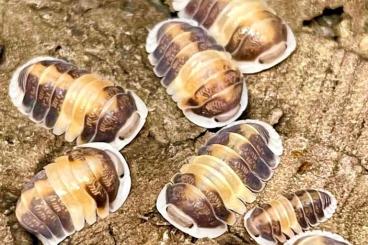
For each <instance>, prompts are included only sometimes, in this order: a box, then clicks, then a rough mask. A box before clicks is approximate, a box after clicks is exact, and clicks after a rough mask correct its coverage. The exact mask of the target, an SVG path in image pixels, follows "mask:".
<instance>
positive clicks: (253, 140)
mask: <svg viewBox="0 0 368 245" xmlns="http://www.w3.org/2000/svg"><path fill="white" fill-rule="evenodd" d="M281 153H282V142H281V139H280V136H279V135H278V134H277V133H276V131H275V130H274V129H273V128H272V127H271V126H270V125H268V124H266V123H264V122H261V121H256V120H245V121H239V122H235V123H233V124H231V125H229V126H228V127H227V128H224V129H223V130H221V131H219V132H218V133H217V134H215V135H214V136H213V137H212V138H210V139H209V140H208V142H207V143H206V145H205V146H203V147H202V148H201V149H200V150H199V154H198V156H195V157H193V158H191V159H190V160H189V163H188V164H185V165H183V166H182V168H181V169H180V172H179V173H178V174H176V175H175V176H174V177H173V178H172V180H171V183H169V184H167V185H166V186H165V187H164V188H163V189H162V190H161V192H160V194H159V197H158V199H157V209H158V210H159V212H160V213H161V214H162V215H163V217H164V218H165V219H166V220H168V221H169V222H170V223H171V224H172V225H174V226H175V227H177V228H178V229H180V230H181V231H183V232H185V233H188V234H189V235H191V236H193V237H196V238H203V237H210V238H214V237H217V236H220V235H221V234H223V233H224V232H225V231H226V230H227V225H233V224H234V223H235V221H236V215H235V213H238V214H244V213H245V212H246V207H245V204H246V203H251V202H253V201H254V200H255V198H256V193H257V192H260V191H261V190H262V189H263V188H264V186H265V182H266V181H267V180H269V179H270V178H271V175H272V172H273V169H275V168H276V167H277V166H278V164H279V155H280V154H281Z"/></svg>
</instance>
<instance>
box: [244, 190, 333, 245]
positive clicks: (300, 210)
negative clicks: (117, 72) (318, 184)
mask: <svg viewBox="0 0 368 245" xmlns="http://www.w3.org/2000/svg"><path fill="white" fill-rule="evenodd" d="M336 208H337V202H336V199H335V197H334V196H333V195H332V194H331V193H330V192H328V191H326V190H315V189H307V190H300V191H297V192H295V193H292V194H288V195H285V196H280V197H279V198H277V199H275V200H272V201H271V202H269V203H265V204H262V205H259V206H258V207H256V208H254V209H252V210H250V211H249V212H248V213H246V214H245V216H244V226H245V228H246V230H247V231H248V233H249V234H250V236H251V237H252V238H253V239H254V240H255V241H256V242H257V243H258V244H260V245H276V244H279V243H285V242H286V241H287V240H289V239H290V238H293V237H294V236H296V235H298V234H301V233H303V232H304V231H307V230H309V229H310V228H312V227H315V226H317V225H318V224H320V223H322V222H324V221H326V220H327V219H329V218H330V217H331V216H332V215H333V213H334V212H335V210H336Z"/></svg>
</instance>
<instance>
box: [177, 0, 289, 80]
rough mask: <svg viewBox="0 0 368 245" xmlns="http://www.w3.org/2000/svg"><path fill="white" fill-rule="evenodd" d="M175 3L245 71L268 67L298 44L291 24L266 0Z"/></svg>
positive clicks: (198, 0) (196, 0)
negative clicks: (206, 31)
mask: <svg viewBox="0 0 368 245" xmlns="http://www.w3.org/2000/svg"><path fill="white" fill-rule="evenodd" d="M173 7H174V9H175V10H176V11H179V16H180V17H182V18H187V19H193V20H195V21H197V22H198V23H199V24H200V25H202V26H203V27H205V28H206V29H208V31H209V33H210V34H211V35H212V36H213V37H214V38H215V39H216V41H217V42H218V43H219V44H220V45H222V46H224V47H225V49H226V50H227V51H228V52H230V53H231V54H232V56H233V57H234V59H235V60H236V61H237V62H238V64H239V68H240V70H241V71H242V72H243V73H255V72H259V71H262V70H265V69H268V68H270V67H272V66H274V65H276V64H278V63H280V62H281V61H283V60H284V59H286V58H287V57H288V56H289V55H290V54H291V53H292V52H293V51H294V50H295V48H296V40H295V37H294V34H293V32H292V31H291V29H290V27H289V26H288V25H287V24H286V23H285V22H284V21H283V20H282V19H281V18H280V17H278V16H277V15H276V13H275V12H274V11H273V10H272V9H271V8H270V7H269V6H267V4H266V3H265V2H264V1H263V0H173Z"/></svg>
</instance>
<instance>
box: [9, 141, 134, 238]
mask: <svg viewBox="0 0 368 245" xmlns="http://www.w3.org/2000/svg"><path fill="white" fill-rule="evenodd" d="M130 187H131V179H130V173H129V168H128V165H127V163H126V162H125V160H124V158H123V157H122V156H121V155H120V153H119V152H118V151H116V150H115V149H114V148H113V147H112V146H111V145H109V144H106V143H90V144H85V145H81V146H78V147H76V148H74V149H73V150H71V151H70V152H68V153H67V154H66V155H64V156H61V157H58V158H56V159H55V160H54V162H53V163H50V164H49V165H47V166H45V168H44V170H41V171H40V172H38V173H37V174H36V175H35V176H34V177H32V178H31V180H30V181H29V182H27V183H26V184H25V185H24V189H23V190H22V193H21V196H20V198H19V199H18V202H17V206H16V211H15V214H16V217H17V219H18V221H19V223H20V224H21V225H22V226H23V227H24V228H25V229H26V230H27V231H29V232H30V233H32V234H34V235H35V236H36V237H37V238H38V239H39V240H40V241H41V242H42V243H43V244H50V245H51V244H58V243H59V242H61V241H62V240H64V239H65V238H66V237H67V236H70V235H71V234H73V233H74V232H75V231H79V230H81V229H82V228H83V227H84V226H85V223H87V224H88V225H92V224H93V223H95V222H96V221H97V218H101V219H102V218H105V217H107V216H108V215H109V213H110V212H115V211H116V210H117V209H118V208H120V207H121V206H122V205H123V203H124V202H125V200H126V198H127V196H128V194H129V191H130Z"/></svg>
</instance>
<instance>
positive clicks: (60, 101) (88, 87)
mask: <svg viewBox="0 0 368 245" xmlns="http://www.w3.org/2000/svg"><path fill="white" fill-rule="evenodd" d="M9 95H10V97H11V100H12V102H13V104H14V105H15V106H16V107H17V108H18V110H20V112H21V113H23V114H25V115H27V116H28V117H29V118H30V119H31V120H32V121H34V122H36V123H38V124H40V125H42V126H43V127H45V128H48V129H50V128H52V129H53V133H54V134H56V135H61V134H63V133H65V140H66V141H69V142H72V141H74V140H75V139H76V138H77V144H84V143H88V142H107V143H110V144H111V145H112V146H113V147H115V148H116V149H119V150H120V149H121V148H123V147H124V146H125V145H126V144H128V143H129V142H130V141H131V140H132V139H133V138H134V137H135V136H136V135H137V134H138V132H139V131H140V130H141V128H142V127H143V125H144V123H145V120H146V117H147V108H146V106H145V104H144V103H143V101H142V100H141V99H140V98H139V97H138V96H137V95H136V94H135V93H134V92H132V91H128V90H125V89H123V88H122V87H120V86H116V85H114V84H113V83H112V82H111V81H108V80H106V79H103V78H102V77H101V76H99V75H97V74H94V73H90V72H87V71H85V70H82V69H79V68H77V67H75V66H74V65H72V64H70V63H68V62H66V61H64V60H61V59H56V58H52V57H36V58H34V59H31V60H30V61H28V62H27V63H26V64H24V65H22V66H20V67H19V68H18V69H17V70H16V72H15V73H14V75H13V77H12V78H11V82H10V86H9Z"/></svg>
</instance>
